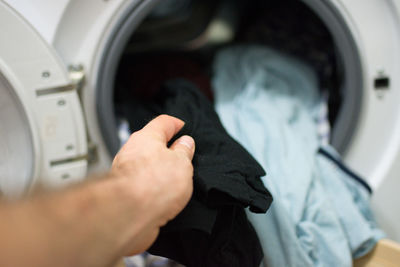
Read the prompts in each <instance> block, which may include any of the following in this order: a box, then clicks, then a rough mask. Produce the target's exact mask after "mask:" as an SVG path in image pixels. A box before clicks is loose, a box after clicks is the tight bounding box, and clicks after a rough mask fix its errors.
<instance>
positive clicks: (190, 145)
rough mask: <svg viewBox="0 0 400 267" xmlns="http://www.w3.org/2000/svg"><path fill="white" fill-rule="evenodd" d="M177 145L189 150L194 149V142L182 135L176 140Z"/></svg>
mask: <svg viewBox="0 0 400 267" xmlns="http://www.w3.org/2000/svg"><path fill="white" fill-rule="evenodd" d="M178 143H179V144H182V145H184V146H187V147H188V148H189V149H190V150H193V148H194V140H193V138H192V137H190V136H188V135H184V136H182V137H180V138H179V139H178Z"/></svg>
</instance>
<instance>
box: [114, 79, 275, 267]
mask: <svg viewBox="0 0 400 267" xmlns="http://www.w3.org/2000/svg"><path fill="white" fill-rule="evenodd" d="M120 111H123V114H125V115H126V119H127V120H128V122H129V124H130V126H131V130H132V131H136V130H139V129H141V128H142V127H143V126H144V125H145V124H146V123H147V122H148V121H149V120H150V119H152V118H153V117H154V116H156V115H158V114H161V113H166V114H169V115H172V116H175V117H178V118H180V119H182V120H183V121H185V126H184V128H183V129H182V130H181V131H180V132H179V133H178V134H177V136H176V137H175V138H174V139H173V140H171V143H172V142H173V141H174V140H175V139H176V138H178V137H179V136H182V135H185V134H186V135H190V136H192V137H193V138H194V139H195V140H196V153H195V156H194V159H193V165H194V178H193V179H194V193H193V197H192V199H191V200H190V202H189V204H188V205H187V207H186V208H185V209H184V210H183V211H182V212H181V213H180V214H179V215H178V216H177V217H176V218H175V219H174V220H172V221H170V222H169V223H168V224H167V225H166V226H165V227H163V228H162V229H161V233H160V235H159V237H158V238H157V240H156V242H155V243H154V244H153V246H152V247H151V248H150V250H149V252H150V253H152V254H156V255H160V256H164V257H168V258H170V259H173V260H176V261H178V262H180V263H182V264H185V265H187V266H238V267H241V266H259V265H260V262H261V260H262V258H263V253H262V249H261V246H260V243H259V241H258V237H257V234H256V232H255V231H254V229H253V227H252V225H251V224H250V223H249V221H248V220H247V217H246V213H245V208H246V207H249V209H250V211H252V212H257V213H265V212H266V211H267V209H268V208H269V206H270V203H271V201H272V197H271V195H270V193H269V192H268V190H267V189H266V188H265V187H264V185H263V182H262V181H261V179H260V177H261V176H264V175H265V171H264V170H263V168H262V167H261V166H260V165H259V164H258V163H257V161H256V160H254V158H253V157H252V156H251V155H250V154H249V153H248V152H247V151H246V150H245V149H244V148H243V147H242V146H241V145H239V144H238V143H237V142H236V141H235V140H234V139H232V138H231V137H230V136H229V135H228V134H227V133H226V131H225V129H224V128H223V127H222V125H221V123H220V121H219V118H218V115H217V114H216V112H215V110H214V107H213V105H212V104H211V102H210V101H209V100H208V99H207V98H206V97H205V96H204V95H203V94H202V93H201V92H200V91H199V90H198V89H196V88H195V86H194V85H193V84H192V83H190V82H188V81H186V80H183V79H180V80H173V81H170V82H167V83H166V84H165V86H164V87H163V88H162V89H161V90H160V91H159V93H157V95H155V96H152V97H151V98H145V97H143V96H142V97H141V98H140V97H136V98H135V97H134V98H132V99H131V100H130V103H129V105H125V106H123V107H120Z"/></svg>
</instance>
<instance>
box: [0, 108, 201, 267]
mask: <svg viewBox="0 0 400 267" xmlns="http://www.w3.org/2000/svg"><path fill="white" fill-rule="evenodd" d="M182 126H183V122H182V121H180V120H178V119H176V118H173V117H170V116H166V115H162V116H159V117H157V118H156V119H154V120H153V121H151V122H150V123H149V124H148V125H147V126H146V127H144V128H143V129H142V130H140V131H138V132H136V133H134V134H133V135H132V136H131V138H130V139H129V141H128V142H127V144H126V145H125V146H124V147H123V148H122V149H121V151H120V152H119V153H118V155H117V156H116V157H115V160H114V162H113V166H112V170H111V172H110V175H108V176H106V177H104V178H107V179H100V180H98V181H91V182H88V183H85V184H82V185H76V186H73V187H71V188H69V189H66V190H62V191H58V192H52V193H47V194H41V195H38V196H35V197H31V198H27V199H24V200H21V201H16V202H13V203H5V202H0V236H1V238H0V251H1V253H0V266H40V267H46V266H66V267H67V266H68V267H69V266H75V267H80V266H82V267H83V266H84V267H91V266H93V267H99V266H111V265H112V263H114V262H116V261H117V260H118V259H120V258H121V257H122V256H124V255H127V254H130V253H133V254H136V253H140V252H142V251H144V250H146V249H147V248H148V247H149V246H150V245H151V244H152V243H153V242H154V240H155V239H156V237H157V235H158V232H159V229H160V227H161V226H162V225H164V224H166V223H167V222H168V221H169V220H171V219H172V218H174V217H175V216H176V215H177V214H178V213H179V212H180V211H181V210H182V209H183V208H184V206H185V205H186V203H187V202H188V201H189V198H190V196H191V194H192V190H193V189H192V176H193V167H192V164H191V159H192V157H193V153H194V141H193V139H192V138H191V137H188V136H183V137H181V138H179V139H178V140H177V141H176V142H175V143H174V144H173V145H172V146H171V147H170V148H168V147H167V142H168V140H170V139H171V138H172V137H173V136H174V135H175V134H176V133H177V132H178V131H179V130H180V129H181V128H182Z"/></svg>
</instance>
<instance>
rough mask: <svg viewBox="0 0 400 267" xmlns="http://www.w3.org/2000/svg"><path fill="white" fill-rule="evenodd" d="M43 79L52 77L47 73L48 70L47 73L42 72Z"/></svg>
mask: <svg viewBox="0 0 400 267" xmlns="http://www.w3.org/2000/svg"><path fill="white" fill-rule="evenodd" d="M42 77H43V78H49V77H50V72H49V71H47V70H46V71H43V72H42Z"/></svg>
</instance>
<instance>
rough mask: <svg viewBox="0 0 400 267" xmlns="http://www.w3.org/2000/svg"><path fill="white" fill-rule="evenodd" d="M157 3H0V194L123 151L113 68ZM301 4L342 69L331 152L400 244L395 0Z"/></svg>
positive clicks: (56, 178) (91, 167) (398, 16)
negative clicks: (362, 186)
mask: <svg viewBox="0 0 400 267" xmlns="http://www.w3.org/2000/svg"><path fill="white" fill-rule="evenodd" d="M163 1H164V2H165V1H166V0H162V1H157V0H87V1H80V0H56V1H54V0H35V1H30V0H3V1H0V40H1V41H0V178H1V179H0V192H1V193H0V194H3V195H6V196H11V197H12V196H21V195H24V194H28V193H29V192H30V191H31V190H32V189H33V188H35V187H36V186H37V185H45V186H51V187H58V186H63V185H65V184H69V183H71V182H76V181H80V180H82V179H85V177H86V176H87V175H88V174H93V173H101V172H105V171H107V170H108V168H109V167H110V163H111V160H112V157H113V155H114V154H115V153H116V152H117V151H118V149H119V147H120V139H119V137H118V130H117V129H116V127H117V118H116V116H115V107H114V102H113V98H114V95H113V92H114V86H115V76H116V72H117V69H118V66H119V62H120V60H121V58H122V56H123V52H124V50H125V48H126V46H127V44H128V43H129V42H130V40H131V37H132V36H134V35H135V32H136V31H137V29H138V28H139V27H140V25H141V23H142V22H143V21H144V20H145V19H146V17H147V16H148V15H149V14H151V12H152V11H153V10H154V8H156V7H157V5H159V4H160V3H162V2H163ZM299 1H300V0H299ZM180 2H181V4H182V2H188V1H183V0H180ZM300 2H301V3H302V4H303V5H304V6H305V7H306V8H308V9H309V10H311V11H312V12H313V13H314V14H315V15H316V16H318V18H319V19H320V21H321V23H323V24H324V25H325V27H326V28H327V29H328V30H329V32H330V34H331V36H332V40H333V43H334V46H335V49H336V51H337V57H338V60H339V61H340V62H341V66H342V69H341V75H342V84H341V91H342V94H343V99H342V102H341V103H340V108H339V109H338V111H337V116H336V121H335V124H334V127H333V132H332V144H333V145H334V146H335V147H336V148H337V150H338V151H340V152H341V154H342V156H343V159H344V161H345V162H346V163H347V164H348V165H349V166H351V167H352V168H353V169H354V170H355V171H356V172H357V173H359V174H360V175H362V176H364V177H365V178H366V179H367V181H368V183H369V184H370V186H371V187H372V189H373V191H374V193H373V196H372V205H373V209H374V211H375V214H376V217H377V219H378V221H379V223H380V225H381V226H382V228H383V229H384V230H385V232H386V233H387V234H388V237H389V238H391V239H394V240H397V241H400V223H399V222H400V207H399V205H398V203H400V193H399V191H400V0H363V1H359V0H301V1H300ZM175 3H179V1H175ZM288 8H290V6H288ZM299 23H300V24H301V21H300V22H299Z"/></svg>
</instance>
